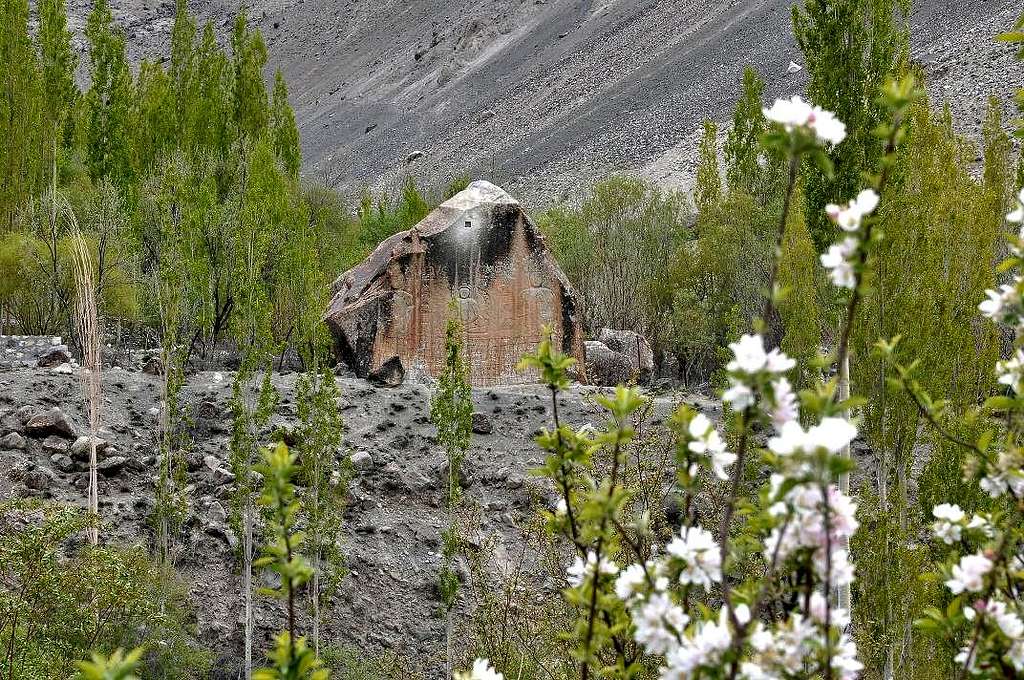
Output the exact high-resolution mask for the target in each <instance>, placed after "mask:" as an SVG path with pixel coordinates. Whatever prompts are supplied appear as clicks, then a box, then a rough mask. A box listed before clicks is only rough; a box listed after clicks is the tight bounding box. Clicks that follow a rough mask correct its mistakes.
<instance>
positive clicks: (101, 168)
mask: <svg viewBox="0 0 1024 680" xmlns="http://www.w3.org/2000/svg"><path fill="white" fill-rule="evenodd" d="M85 35H86V37H87V38H88V40H89V61H90V64H91V71H90V76H91V77H90V82H91V87H90V88H89V91H88V92H87V93H86V109H87V114H86V115H87V124H86V155H87V158H88V163H89V172H90V174H91V176H92V178H93V179H94V180H98V179H101V178H104V177H105V178H108V179H110V180H111V181H113V182H114V183H115V184H116V185H117V186H118V187H119V188H120V189H122V190H126V189H128V188H129V185H130V184H131V182H132V181H133V179H134V162H133V151H134V144H133V143H132V137H133V136H134V134H135V133H134V129H133V120H132V113H133V99H134V85H133V83H132V75H131V71H130V70H129V69H128V60H127V58H126V57H125V38H124V32H123V31H121V30H120V29H119V28H116V27H115V26H114V18H113V15H112V14H111V12H110V5H109V3H108V0H96V2H95V4H94V6H93V10H92V12H91V13H90V14H89V17H88V19H87V21H86V25H85Z"/></svg>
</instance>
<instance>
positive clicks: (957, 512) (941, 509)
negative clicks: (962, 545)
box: [932, 503, 965, 545]
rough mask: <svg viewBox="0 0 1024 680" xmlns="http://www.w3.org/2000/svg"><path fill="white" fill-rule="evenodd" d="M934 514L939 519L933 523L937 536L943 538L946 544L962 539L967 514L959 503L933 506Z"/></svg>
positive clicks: (933, 530) (933, 529)
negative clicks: (963, 523)
mask: <svg viewBox="0 0 1024 680" xmlns="http://www.w3.org/2000/svg"><path fill="white" fill-rule="evenodd" d="M932 515H934V516H935V519H936V520H938V521H937V522H935V523H934V524H932V532H933V533H934V534H935V536H936V538H939V539H941V540H942V541H943V542H944V543H945V544H946V545H953V544H954V543H956V542H957V541H959V540H960V536H961V529H962V526H961V525H962V522H963V520H964V517H965V515H964V511H963V510H961V509H960V506H959V505H950V504H949V503H940V504H939V505H936V506H935V507H934V508H932Z"/></svg>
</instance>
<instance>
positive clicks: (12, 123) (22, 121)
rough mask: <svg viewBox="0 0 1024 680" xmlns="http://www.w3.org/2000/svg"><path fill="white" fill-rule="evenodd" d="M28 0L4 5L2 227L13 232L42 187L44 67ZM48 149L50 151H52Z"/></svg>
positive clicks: (0, 32)
mask: <svg viewBox="0 0 1024 680" xmlns="http://www.w3.org/2000/svg"><path fill="white" fill-rule="evenodd" d="M28 14H29V11H28V0H4V2H2V3H0V220H2V223H0V228H3V229H4V230H10V229H13V228H14V227H15V226H16V217H17V214H18V212H20V211H22V210H24V209H25V208H26V207H27V205H28V202H29V197H30V196H31V195H32V192H33V191H34V190H35V189H36V188H37V187H38V182H39V180H40V179H41V173H40V171H41V169H42V168H45V167H46V166H47V165H48V164H47V163H45V162H40V161H42V160H43V158H48V157H49V156H50V153H47V154H46V156H41V155H40V154H41V153H42V151H43V148H42V146H41V138H40V136H39V132H40V114H41V106H42V98H41V94H42V93H41V92H40V90H39V85H40V78H39V75H40V74H39V63H38V60H37V58H36V53H35V50H33V47H32V41H31V39H30V38H29V35H28ZM47 151H48V149H47Z"/></svg>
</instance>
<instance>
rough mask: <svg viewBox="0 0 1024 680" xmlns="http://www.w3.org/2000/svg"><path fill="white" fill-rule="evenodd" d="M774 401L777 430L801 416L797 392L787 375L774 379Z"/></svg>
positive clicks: (773, 419)
mask: <svg viewBox="0 0 1024 680" xmlns="http://www.w3.org/2000/svg"><path fill="white" fill-rule="evenodd" d="M772 402H773V407H772V412H771V416H772V423H773V424H774V425H775V429H776V430H779V429H781V428H782V426H783V425H785V424H786V423H788V422H790V421H794V420H796V419H797V418H798V417H799V415H800V408H799V407H798V406H797V403H796V394H795V393H794V392H793V386H792V385H790V384H789V380H787V379H786V378H785V377H782V378H779V379H778V380H773V381H772Z"/></svg>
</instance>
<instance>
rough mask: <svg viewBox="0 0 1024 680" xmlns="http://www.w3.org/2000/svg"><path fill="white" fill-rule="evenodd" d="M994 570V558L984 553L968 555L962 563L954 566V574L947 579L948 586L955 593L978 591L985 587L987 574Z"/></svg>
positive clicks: (961, 560)
mask: <svg viewBox="0 0 1024 680" xmlns="http://www.w3.org/2000/svg"><path fill="white" fill-rule="evenodd" d="M991 570H992V560H990V559H989V558H987V557H985V556H984V555H980V554H978V555H966V556H964V557H961V558H960V564H957V565H954V566H953V575H952V578H950V579H949V580H948V581H946V587H947V588H949V590H950V592H952V593H953V594H954V595H959V594H960V593H963V592H970V593H977V592H980V591H981V590H982V588H984V587H985V574H987V573H988V572H989V571H991Z"/></svg>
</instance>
